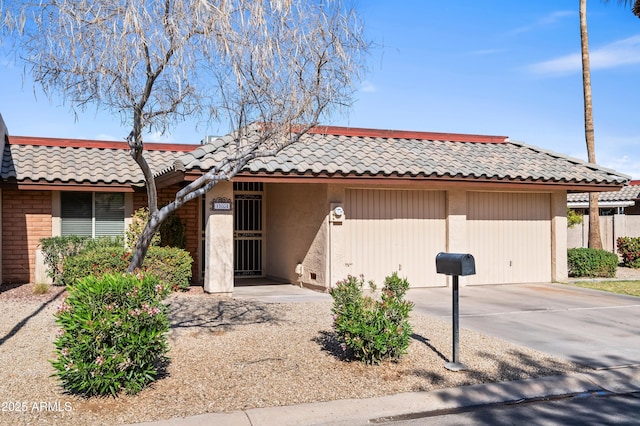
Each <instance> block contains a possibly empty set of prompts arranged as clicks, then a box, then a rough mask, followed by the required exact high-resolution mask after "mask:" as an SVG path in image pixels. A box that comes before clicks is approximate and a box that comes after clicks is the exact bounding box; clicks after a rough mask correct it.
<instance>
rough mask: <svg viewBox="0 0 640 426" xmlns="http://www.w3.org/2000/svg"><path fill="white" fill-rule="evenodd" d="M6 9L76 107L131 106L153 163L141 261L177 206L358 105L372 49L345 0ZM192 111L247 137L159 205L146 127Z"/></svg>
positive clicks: (48, 86) (46, 73)
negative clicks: (357, 91) (356, 91)
mask: <svg viewBox="0 0 640 426" xmlns="http://www.w3.org/2000/svg"><path fill="white" fill-rule="evenodd" d="M6 7H7V9H8V11H9V12H10V15H9V16H11V18H12V23H13V29H14V30H15V34H17V35H16V39H17V41H18V44H17V47H18V49H19V50H18V51H19V52H20V54H21V55H22V58H23V59H24V60H25V61H27V63H28V64H29V66H30V67H29V69H30V71H31V73H32V75H33V78H34V80H35V81H36V82H37V83H40V84H41V85H42V87H43V88H44V90H45V92H46V93H49V94H51V93H59V94H61V95H62V96H63V98H64V100H65V102H67V104H69V105H70V106H71V107H72V108H85V107H86V106H88V105H97V106H98V107H99V108H103V109H106V110H109V111H112V112H116V113H119V114H120V115H121V119H122V120H123V123H124V124H126V125H127V126H130V128H131V132H130V134H129V135H128V137H127V138H126V139H127V142H128V143H129V147H130V154H131V157H133V159H134V160H135V161H136V162H137V163H138V165H139V166H140V168H141V170H142V172H143V173H144V177H145V181H146V189H147V196H148V206H149V221H148V223H147V225H146V227H145V229H144V231H143V233H142V234H141V236H140V239H139V240H138V242H137V245H136V248H135V252H134V256H133V260H132V262H131V264H130V266H129V270H130V271H133V270H134V269H135V268H137V267H139V266H140V265H141V264H142V261H143V260H144V257H145V255H146V252H147V249H148V247H149V244H150V241H151V238H152V236H153V235H154V234H155V232H156V231H157V230H158V229H159V227H160V224H161V223H162V222H163V221H164V220H165V219H166V218H167V217H168V216H169V214H171V213H172V212H174V211H175V210H177V209H178V208H180V207H181V206H182V205H183V204H184V203H186V202H188V201H190V200H192V199H194V198H197V197H200V196H202V195H203V194H205V193H206V192H207V191H209V190H210V189H211V188H212V187H213V186H214V185H215V184H216V183H217V182H220V181H223V180H229V179H231V178H232V177H233V176H234V175H235V174H237V173H238V172H239V171H240V170H241V169H242V168H243V167H244V166H245V165H246V164H247V162H249V161H251V160H252V159H254V158H257V157H262V156H269V155H274V154H276V153H277V152H278V151H279V150H281V149H282V148H284V147H285V146H287V145H289V144H292V143H295V142H296V141H298V140H299V139H300V137H301V136H302V135H303V134H304V133H305V132H306V131H308V130H309V129H310V128H311V127H313V126H315V125H316V124H318V122H319V119H320V118H321V117H323V115H324V114H327V113H329V112H331V111H333V110H335V109H336V108H340V107H345V106H349V105H350V103H351V101H352V95H353V88H354V83H355V82H357V81H358V80H359V78H360V76H361V72H362V71H363V59H364V55H365V54H366V52H367V50H368V44H367V43H366V42H365V40H364V39H363V35H362V25H361V22H360V20H359V19H358V17H357V16H356V14H355V13H354V11H353V10H351V9H347V8H346V7H345V6H344V5H343V3H342V2H341V0H318V1H316V0H306V1H302V0H298V1H291V0H164V1H133V0H42V1H34V2H28V3H27V4H25V3H24V2H22V1H13V2H11V1H9V2H7V3H6ZM186 117H190V118H193V117H202V118H203V119H204V120H218V121H221V122H228V123H229V126H230V129H233V130H234V131H235V142H234V144H233V146H231V147H229V148H228V156H227V157H226V158H225V159H224V160H223V161H221V162H220V163H219V164H217V165H216V166H215V167H214V168H213V169H211V170H210V171H208V172H207V173H205V174H204V175H203V176H202V177H200V178H199V179H197V180H196V181H194V182H192V183H190V184H189V185H187V186H186V187H184V188H183V189H181V190H180V191H178V192H177V193H176V196H175V199H174V200H173V201H172V202H171V203H169V204H168V205H166V206H164V207H161V208H158V201H157V190H156V186H155V181H154V176H153V174H152V171H151V168H150V167H149V164H148V163H147V161H146V159H145V155H144V143H143V140H142V135H143V131H144V130H159V131H161V132H165V131H167V130H169V129H170V128H171V127H172V126H173V125H174V124H175V123H176V122H178V121H180V120H183V119H185V118H186ZM255 123H262V124H260V125H255ZM114 167H117V165H114Z"/></svg>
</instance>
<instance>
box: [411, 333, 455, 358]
mask: <svg viewBox="0 0 640 426" xmlns="http://www.w3.org/2000/svg"><path fill="white" fill-rule="evenodd" d="M411 338H412V339H413V340H416V341H418V342H420V343H423V344H424V345H425V346H426V347H428V348H429V349H431V350H432V351H433V352H434V353H435V354H436V355H438V356H439V357H440V358H441V359H442V360H444V361H447V362H448V361H449V359H448V358H447V357H446V356H444V354H443V353H442V352H440V351H439V350H438V349H436V347H435V346H433V345H432V344H431V343H430V342H429V339H427V338H426V337H424V336H421V335H419V334H415V333H413V334H412V335H411Z"/></svg>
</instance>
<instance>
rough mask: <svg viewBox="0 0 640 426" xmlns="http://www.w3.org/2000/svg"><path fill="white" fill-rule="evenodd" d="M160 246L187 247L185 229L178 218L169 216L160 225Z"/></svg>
mask: <svg viewBox="0 0 640 426" xmlns="http://www.w3.org/2000/svg"><path fill="white" fill-rule="evenodd" d="M160 245H161V246H162V247H178V248H181V249H184V248H186V247H187V234H186V227H185V225H184V224H183V223H182V221H181V220H180V218H179V217H178V215H175V214H171V215H169V217H167V219H166V220H165V221H164V222H162V224H161V225H160Z"/></svg>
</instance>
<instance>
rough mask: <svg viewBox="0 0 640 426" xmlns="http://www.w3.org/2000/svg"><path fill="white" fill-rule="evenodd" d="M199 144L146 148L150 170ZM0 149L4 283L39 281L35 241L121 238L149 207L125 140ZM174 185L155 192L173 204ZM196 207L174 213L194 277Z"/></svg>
mask: <svg viewBox="0 0 640 426" xmlns="http://www.w3.org/2000/svg"><path fill="white" fill-rule="evenodd" d="M198 146H199V145H169V144H153V143H150V144H145V148H146V150H147V156H148V160H149V162H150V164H151V165H152V167H154V170H159V169H157V168H156V167H160V166H163V165H165V166H166V164H169V163H171V162H172V161H173V159H175V158H176V157H177V156H179V155H180V154H182V153H184V152H186V151H191V150H193V149H195V148H197V147H198ZM1 152H2V168H1V169H0V178H1V180H2V184H1V186H0V188H1V193H2V197H1V198H2V221H1V223H2V256H1V257H2V282H3V283H7V282H12V283H16V282H17V283H23V282H34V281H39V282H44V281H46V270H45V269H44V265H43V263H42V259H41V256H40V253H39V250H38V247H39V244H40V239H41V238H45V237H51V236H59V235H83V236H93V237H98V236H109V235H121V236H123V235H124V231H125V229H126V227H127V226H128V224H129V223H130V221H131V216H132V214H133V212H134V211H135V210H136V209H138V208H140V207H145V206H146V205H147V195H146V191H145V190H144V178H143V175H142V172H141V171H140V169H139V167H138V165H137V164H136V163H135V161H134V160H133V159H132V158H131V157H130V156H129V147H128V145H127V144H126V143H124V142H104V141H87V140H74V139H51V138H34V137H22V136H8V137H7V138H6V143H5V146H4V149H3V150H2V151H1ZM176 189H179V187H178V186H174V187H169V188H165V189H163V190H162V191H160V193H159V194H158V197H159V204H162V203H163V202H164V203H166V202H168V201H170V200H171V199H172V196H173V194H175V191H176ZM198 212H199V205H198V203H197V202H192V203H190V204H188V205H186V206H184V208H183V209H181V210H180V212H178V216H179V217H180V218H181V219H182V220H183V222H184V223H185V224H186V225H187V229H188V231H189V234H188V236H187V249H189V250H190V251H191V252H192V253H193V254H194V255H195V257H194V260H195V262H194V272H195V273H194V277H195V278H196V281H198V280H199V278H200V274H199V268H198V264H199V263H198V262H200V259H199V257H198V256H197V254H198V246H199V245H200V241H199V238H200V231H199V228H198V226H199V225H198V222H197V220H198V218H199V213H198Z"/></svg>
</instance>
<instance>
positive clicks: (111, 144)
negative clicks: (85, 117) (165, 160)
mask: <svg viewBox="0 0 640 426" xmlns="http://www.w3.org/2000/svg"><path fill="white" fill-rule="evenodd" d="M8 143H9V145H33V146H51V147H58V146H59V147H66V148H98V149H127V150H128V149H129V144H128V143H127V142H118V141H105V140H91V139H73V138H46V137H38V136H8ZM200 146H201V145H199V144H180V143H160V142H145V144H144V147H145V149H146V150H148V151H179V152H189V151H193V150H194V149H197V148H198V147H200Z"/></svg>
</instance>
